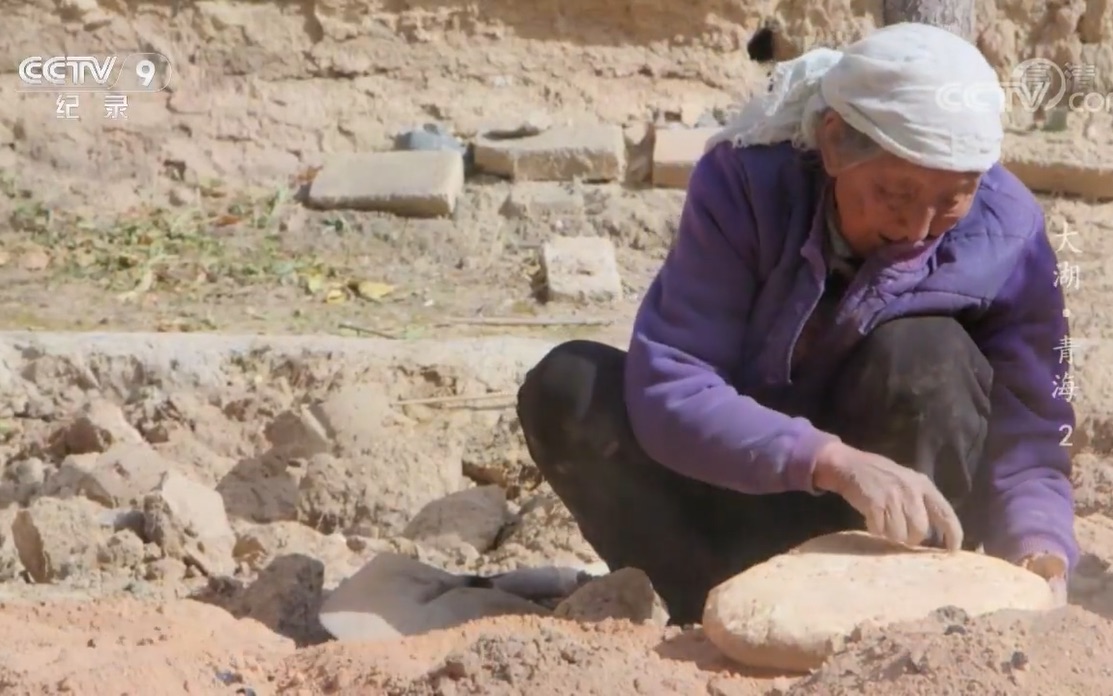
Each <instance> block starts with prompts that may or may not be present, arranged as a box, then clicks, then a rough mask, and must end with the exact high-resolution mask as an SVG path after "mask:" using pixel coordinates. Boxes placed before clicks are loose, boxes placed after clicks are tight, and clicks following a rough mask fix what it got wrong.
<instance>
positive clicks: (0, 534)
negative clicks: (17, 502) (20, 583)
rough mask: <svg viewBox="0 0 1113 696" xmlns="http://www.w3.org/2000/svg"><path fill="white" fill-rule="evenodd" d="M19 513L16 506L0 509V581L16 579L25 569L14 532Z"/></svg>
mask: <svg viewBox="0 0 1113 696" xmlns="http://www.w3.org/2000/svg"><path fill="white" fill-rule="evenodd" d="M18 514H19V511H18V510H17V509H16V508H14V507H9V508H6V509H2V510H0V583H5V582H11V581H13V580H16V579H17V578H19V575H20V573H22V572H23V570H24V568H23V562H22V561H21V560H20V559H19V548H18V547H16V545H15V538H14V535H13V534H12V523H13V522H14V521H15V517H16V515H18Z"/></svg>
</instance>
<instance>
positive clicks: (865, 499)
mask: <svg viewBox="0 0 1113 696" xmlns="http://www.w3.org/2000/svg"><path fill="white" fill-rule="evenodd" d="M813 481H814V485H815V487H816V488H818V489H820V490H825V491H830V492H832V493H836V494H838V495H839V496H841V497H842V498H843V499H845V500H846V502H848V503H850V504H851V505H852V506H853V507H854V509H855V510H857V511H858V512H860V513H861V514H862V517H864V518H866V529H867V530H868V531H869V532H870V534H875V535H877V536H881V537H885V538H886V539H889V540H890V541H895V542H897V543H898V544H907V545H909V546H918V545H920V544H922V543H923V542H924V541H925V540H926V539H928V538H930V537H931V534H932V531H933V530H934V531H935V532H937V533H938V534H939V535H940V536H941V537H942V539H943V544H944V547H945V548H947V549H949V550H952V551H957V550H958V549H960V548H962V525H961V524H960V523H959V519H958V516H957V515H956V514H955V511H954V508H952V507H951V504H950V503H949V502H947V499H946V498H944V497H943V494H942V493H940V492H939V489H938V488H936V486H935V483H934V482H933V481H932V480H931V479H930V478H928V477H927V476H924V475H923V474H921V473H919V472H918V471H913V470H912V469H909V468H908V467H905V466H901V465H900V464H897V463H896V462H894V461H892V460H891V459H887V458H885V457H882V456H880V455H877V454H872V453H870V452H863V451H862V450H859V449H855V448H853V447H850V446H849V445H846V444H844V443H842V442H837V441H836V442H832V443H831V444H829V445H826V446H825V447H824V448H823V449H822V450H820V453H819V456H818V458H817V459H816V467H815V474H814V477H813Z"/></svg>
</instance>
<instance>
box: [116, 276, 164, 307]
mask: <svg viewBox="0 0 1113 696" xmlns="http://www.w3.org/2000/svg"><path fill="white" fill-rule="evenodd" d="M154 284H155V272H154V271H153V270H151V269H150V268H148V269H147V270H146V271H144V273H143V277H142V278H140V279H139V282H138V283H136V284H135V287H134V288H132V289H131V290H128V291H127V292H123V293H120V294H119V295H117V296H116V299H117V300H119V301H120V302H124V303H127V302H134V301H135V300H137V299H138V298H139V296H140V295H142V294H144V293H145V292H147V291H148V290H150V289H151V287H152V286H154Z"/></svg>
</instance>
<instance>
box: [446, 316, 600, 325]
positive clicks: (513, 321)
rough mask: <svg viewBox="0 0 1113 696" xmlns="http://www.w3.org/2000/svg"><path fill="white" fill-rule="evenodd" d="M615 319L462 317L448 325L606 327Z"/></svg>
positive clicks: (450, 321) (452, 320)
mask: <svg viewBox="0 0 1113 696" xmlns="http://www.w3.org/2000/svg"><path fill="white" fill-rule="evenodd" d="M613 323H614V319H600V318H596V319H576V318H569V319H544V318H540V317H539V318H525V317H522V318H517V317H474V318H469V317H461V318H458V319H449V320H448V322H447V324H449V325H451V324H474V325H477V326H606V325H607V324H613Z"/></svg>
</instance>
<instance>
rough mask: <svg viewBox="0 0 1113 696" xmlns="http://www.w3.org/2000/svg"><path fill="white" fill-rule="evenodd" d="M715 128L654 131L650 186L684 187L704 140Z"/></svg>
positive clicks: (700, 154) (704, 142)
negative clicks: (651, 184)
mask: <svg viewBox="0 0 1113 696" xmlns="http://www.w3.org/2000/svg"><path fill="white" fill-rule="evenodd" d="M718 132H719V129H718V128H668V129H662V130H658V131H657V133H656V138H655V142H654V144H653V185H654V186H656V187H658V188H679V189H683V188H688V179H690V178H691V176H692V170H693V169H695V167H696V162H698V161H699V158H700V157H702V156H703V147H704V145H705V144H706V143H707V140H708V138H710V137H711V136H712V135H715V134H716V133H718Z"/></svg>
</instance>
